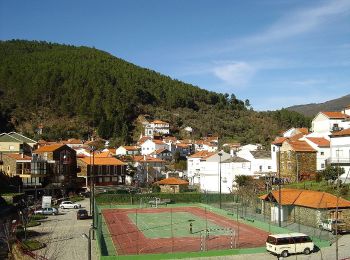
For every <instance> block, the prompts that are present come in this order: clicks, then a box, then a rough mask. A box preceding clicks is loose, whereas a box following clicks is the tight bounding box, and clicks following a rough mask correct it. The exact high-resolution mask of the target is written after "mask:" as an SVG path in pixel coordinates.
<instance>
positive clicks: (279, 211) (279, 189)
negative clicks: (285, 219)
mask: <svg viewBox="0 0 350 260" xmlns="http://www.w3.org/2000/svg"><path fill="white" fill-rule="evenodd" d="M281 195H282V194H281V150H280V151H279V154H278V226H279V227H281V226H282V223H281V222H282V221H281V208H282V201H281V197H282V196H281Z"/></svg>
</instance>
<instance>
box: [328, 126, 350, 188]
mask: <svg viewBox="0 0 350 260" xmlns="http://www.w3.org/2000/svg"><path fill="white" fill-rule="evenodd" d="M327 163H328V164H329V165H332V166H339V167H342V168H343V169H344V171H345V173H344V174H343V176H340V179H341V180H342V181H343V182H347V183H349V182H350V128H348V129H344V130H341V131H338V132H334V133H332V134H331V135H330V157H329V158H328V160H327Z"/></svg>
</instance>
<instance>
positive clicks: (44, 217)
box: [30, 214, 47, 220]
mask: <svg viewBox="0 0 350 260" xmlns="http://www.w3.org/2000/svg"><path fill="white" fill-rule="evenodd" d="M30 219H31V220H42V219H47V216H45V215H43V214H35V215H31V216H30Z"/></svg>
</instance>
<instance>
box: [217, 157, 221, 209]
mask: <svg viewBox="0 0 350 260" xmlns="http://www.w3.org/2000/svg"><path fill="white" fill-rule="evenodd" d="M218 155H219V158H220V159H219V182H220V183H219V202H220V209H221V206H222V204H221V156H222V152H219V153H218Z"/></svg>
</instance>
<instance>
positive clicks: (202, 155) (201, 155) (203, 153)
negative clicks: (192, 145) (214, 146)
mask: <svg viewBox="0 0 350 260" xmlns="http://www.w3.org/2000/svg"><path fill="white" fill-rule="evenodd" d="M214 154H215V153H214V152H208V151H200V152H197V153H195V154H192V155H191V156H190V158H203V159H204V158H208V157H210V156H212V155H214Z"/></svg>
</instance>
